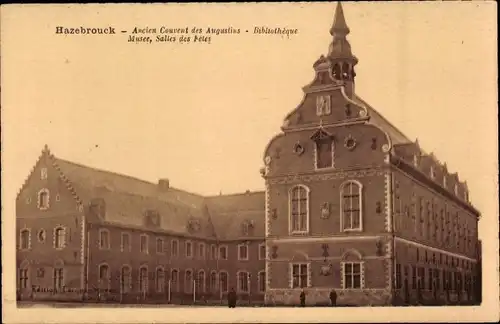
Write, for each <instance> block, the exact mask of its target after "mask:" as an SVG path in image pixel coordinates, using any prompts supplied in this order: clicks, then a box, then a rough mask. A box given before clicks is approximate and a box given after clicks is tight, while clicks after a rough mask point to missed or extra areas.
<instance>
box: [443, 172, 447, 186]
mask: <svg viewBox="0 0 500 324" xmlns="http://www.w3.org/2000/svg"><path fill="white" fill-rule="evenodd" d="M443 187H444V188H445V189H446V187H447V183H446V174H445V175H444V176H443Z"/></svg>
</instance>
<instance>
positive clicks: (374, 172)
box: [268, 167, 385, 185]
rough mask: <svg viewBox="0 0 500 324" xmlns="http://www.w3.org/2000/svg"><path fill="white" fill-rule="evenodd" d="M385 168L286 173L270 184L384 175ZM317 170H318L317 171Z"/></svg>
mask: <svg viewBox="0 0 500 324" xmlns="http://www.w3.org/2000/svg"><path fill="white" fill-rule="evenodd" d="M384 169H385V168H381V167H374V168H366V169H356V170H345V169H344V170H343V171H340V170H339V171H336V172H333V173H324V174H320V173H315V174H302V175H284V176H279V177H275V178H272V179H268V183H269V184H270V185H273V184H301V183H304V182H316V181H326V180H336V179H346V178H361V177H373V176H383V175H385V170H384ZM316 172H317V171H316Z"/></svg>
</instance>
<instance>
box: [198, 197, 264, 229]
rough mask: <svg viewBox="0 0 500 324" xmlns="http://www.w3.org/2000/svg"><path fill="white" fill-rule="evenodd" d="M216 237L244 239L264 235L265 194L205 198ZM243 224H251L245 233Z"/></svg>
mask: <svg viewBox="0 0 500 324" xmlns="http://www.w3.org/2000/svg"><path fill="white" fill-rule="evenodd" d="M206 202H207V205H208V207H209V210H210V213H211V214H212V215H214V214H215V215H216V216H215V217H212V221H213V222H214V225H215V228H216V230H217V235H218V237H220V238H221V239H244V238H248V237H260V238H263V237H264V235H265V193H264V192H263V191H258V192H246V193H241V194H233V195H219V196H211V197H207V198H206ZM245 224H252V226H251V230H250V231H249V232H248V233H245V232H244V230H243V228H244V225H245Z"/></svg>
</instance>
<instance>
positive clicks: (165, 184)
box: [158, 179, 170, 191]
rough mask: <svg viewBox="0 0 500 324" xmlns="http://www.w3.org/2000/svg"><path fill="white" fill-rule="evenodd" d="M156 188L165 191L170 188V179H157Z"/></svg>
mask: <svg viewBox="0 0 500 324" xmlns="http://www.w3.org/2000/svg"><path fill="white" fill-rule="evenodd" d="M158 188H159V189H160V190H161V191H167V190H168V189H169V188H170V181H169V180H168V179H160V180H158Z"/></svg>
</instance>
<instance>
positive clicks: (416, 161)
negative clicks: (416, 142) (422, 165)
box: [413, 154, 418, 167]
mask: <svg viewBox="0 0 500 324" xmlns="http://www.w3.org/2000/svg"><path fill="white" fill-rule="evenodd" d="M413 166H415V167H418V156H417V155H416V154H415V155H413Z"/></svg>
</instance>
